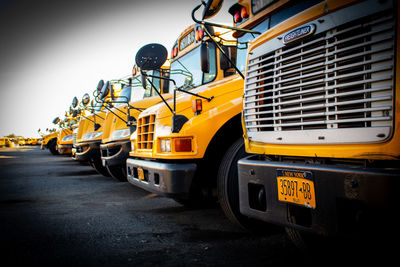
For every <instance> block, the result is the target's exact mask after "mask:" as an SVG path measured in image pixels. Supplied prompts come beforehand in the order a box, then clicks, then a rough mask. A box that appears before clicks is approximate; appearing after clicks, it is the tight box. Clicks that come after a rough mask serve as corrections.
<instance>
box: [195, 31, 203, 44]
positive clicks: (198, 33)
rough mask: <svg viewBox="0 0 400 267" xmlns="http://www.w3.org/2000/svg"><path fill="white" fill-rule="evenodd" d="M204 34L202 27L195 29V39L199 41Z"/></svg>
mask: <svg viewBox="0 0 400 267" xmlns="http://www.w3.org/2000/svg"><path fill="white" fill-rule="evenodd" d="M203 36H204V30H203V29H202V28H200V29H198V30H197V31H196V41H200V40H201V39H203Z"/></svg>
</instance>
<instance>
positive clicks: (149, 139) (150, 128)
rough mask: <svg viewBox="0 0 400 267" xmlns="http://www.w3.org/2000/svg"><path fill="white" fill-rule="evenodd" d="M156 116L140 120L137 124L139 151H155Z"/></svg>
mask: <svg viewBox="0 0 400 267" xmlns="http://www.w3.org/2000/svg"><path fill="white" fill-rule="evenodd" d="M155 117H156V116H155V115H148V116H144V117H142V118H140V119H139V120H138V123H137V144H138V149H148V150H150V149H153V138H154V122H155Z"/></svg>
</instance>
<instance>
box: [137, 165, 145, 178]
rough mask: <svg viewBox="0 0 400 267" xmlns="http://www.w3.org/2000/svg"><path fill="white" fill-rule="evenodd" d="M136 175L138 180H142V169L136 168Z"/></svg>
mask: <svg viewBox="0 0 400 267" xmlns="http://www.w3.org/2000/svg"><path fill="white" fill-rule="evenodd" d="M137 172H138V176H139V179H140V180H144V171H143V169H142V168H137Z"/></svg>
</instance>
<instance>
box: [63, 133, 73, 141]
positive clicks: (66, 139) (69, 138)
mask: <svg viewBox="0 0 400 267" xmlns="http://www.w3.org/2000/svg"><path fill="white" fill-rule="evenodd" d="M71 140H72V134H70V135H67V136H64V138H63V139H62V141H63V142H68V141H71Z"/></svg>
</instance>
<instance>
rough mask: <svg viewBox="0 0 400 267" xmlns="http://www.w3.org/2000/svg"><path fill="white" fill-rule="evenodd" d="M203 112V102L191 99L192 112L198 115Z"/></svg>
mask: <svg viewBox="0 0 400 267" xmlns="http://www.w3.org/2000/svg"><path fill="white" fill-rule="evenodd" d="M202 110H203V101H201V99H193V100H192V111H193V112H194V113H195V114H196V115H198V114H200V113H201V111H202Z"/></svg>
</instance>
